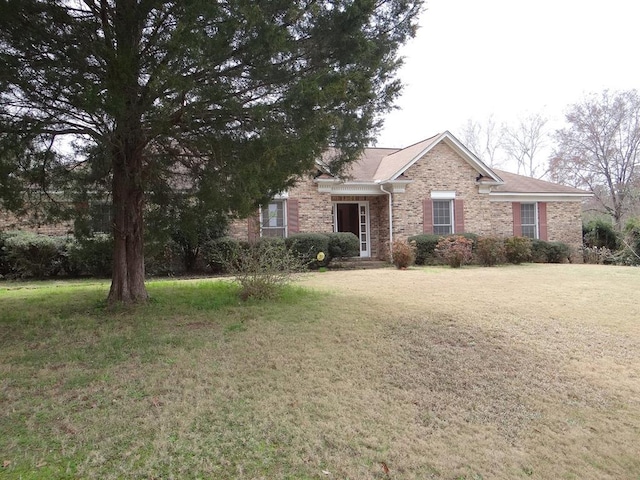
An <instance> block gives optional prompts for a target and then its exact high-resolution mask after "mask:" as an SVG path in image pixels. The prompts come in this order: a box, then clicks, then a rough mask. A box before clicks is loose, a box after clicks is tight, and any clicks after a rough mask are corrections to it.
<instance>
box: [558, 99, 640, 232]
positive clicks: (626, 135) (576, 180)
mask: <svg viewBox="0 0 640 480" xmlns="http://www.w3.org/2000/svg"><path fill="white" fill-rule="evenodd" d="M566 121H567V123H568V125H569V126H568V127H567V128H563V129H560V130H558V131H557V132H556V135H555V137H556V141H557V149H556V151H555V154H554V157H553V159H552V161H551V176H552V178H553V179H554V180H555V181H560V182H564V183H568V184H571V185H574V186H577V187H585V188H588V189H589V190H591V191H592V192H593V193H594V196H595V198H596V199H597V200H598V202H599V203H600V204H601V205H602V207H603V208H604V210H605V212H607V213H608V214H610V215H611V217H612V218H613V220H614V222H615V224H616V226H617V228H618V229H620V228H621V227H622V221H623V218H624V216H625V214H626V213H627V212H628V211H629V210H630V209H631V208H632V206H633V204H634V202H636V201H637V190H636V189H635V188H636V186H637V184H638V180H639V179H638V175H639V168H640V167H639V166H638V160H639V157H638V150H639V148H640V96H639V95H638V92H637V91H636V90H629V91H622V92H609V91H607V90H605V91H604V92H602V93H601V94H599V95H597V94H592V95H589V96H587V97H586V98H585V99H584V100H582V101H581V102H579V103H576V104H574V105H571V106H570V107H569V109H568V111H567V113H566Z"/></svg>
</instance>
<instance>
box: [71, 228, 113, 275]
mask: <svg viewBox="0 0 640 480" xmlns="http://www.w3.org/2000/svg"><path fill="white" fill-rule="evenodd" d="M68 263H69V273H70V274H71V275H74V276H78V275H83V276H85V275H86V276H91V277H102V278H106V277H110V276H111V272H112V269H113V238H112V237H111V235H108V234H106V233H95V234H93V235H91V236H89V237H84V238H81V239H79V240H76V241H75V242H73V243H72V244H71V245H70V246H69V249H68Z"/></svg>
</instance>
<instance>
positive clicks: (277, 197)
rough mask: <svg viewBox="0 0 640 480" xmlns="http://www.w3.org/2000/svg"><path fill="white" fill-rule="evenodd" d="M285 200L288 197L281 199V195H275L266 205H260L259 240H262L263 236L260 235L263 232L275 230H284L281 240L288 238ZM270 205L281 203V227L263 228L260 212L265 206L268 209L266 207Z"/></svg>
mask: <svg viewBox="0 0 640 480" xmlns="http://www.w3.org/2000/svg"><path fill="white" fill-rule="evenodd" d="M287 198H288V196H285V197H282V196H281V195H276V196H275V197H274V198H273V199H272V200H271V201H270V202H269V203H267V204H266V205H260V238H262V237H263V236H264V235H263V234H262V232H263V230H265V229H266V230H275V229H281V228H283V229H284V236H283V237H282V238H287V237H288V236H289V225H288V222H287V218H288V216H287V214H288V206H287ZM271 203H282V227H265V226H264V217H263V215H262V211H263V210H264V208H265V206H266V207H267V208H268V206H269V205H270V204H271Z"/></svg>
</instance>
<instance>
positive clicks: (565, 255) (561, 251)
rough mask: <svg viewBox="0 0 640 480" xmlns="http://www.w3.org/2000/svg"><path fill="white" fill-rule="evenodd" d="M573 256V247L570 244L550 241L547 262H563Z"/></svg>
mask: <svg viewBox="0 0 640 480" xmlns="http://www.w3.org/2000/svg"><path fill="white" fill-rule="evenodd" d="M570 257H571V249H570V248H569V245H567V244H566V243H563V242H549V243H548V249H547V262H549V263H563V262H564V261H565V260H566V261H569V260H570Z"/></svg>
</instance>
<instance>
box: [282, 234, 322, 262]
mask: <svg viewBox="0 0 640 480" xmlns="http://www.w3.org/2000/svg"><path fill="white" fill-rule="evenodd" d="M285 244H286V246H287V249H288V250H289V251H291V252H293V253H294V254H296V255H298V257H299V258H300V259H301V260H302V262H303V263H304V264H305V265H306V266H308V267H309V268H319V267H326V266H327V265H328V264H329V262H330V261H331V256H330V255H329V236H328V235H327V234H324V233H296V234H294V235H291V236H289V237H287V238H286V239H285ZM320 252H322V253H323V254H324V259H323V260H321V261H319V260H317V257H318V254H319V253H320Z"/></svg>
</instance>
